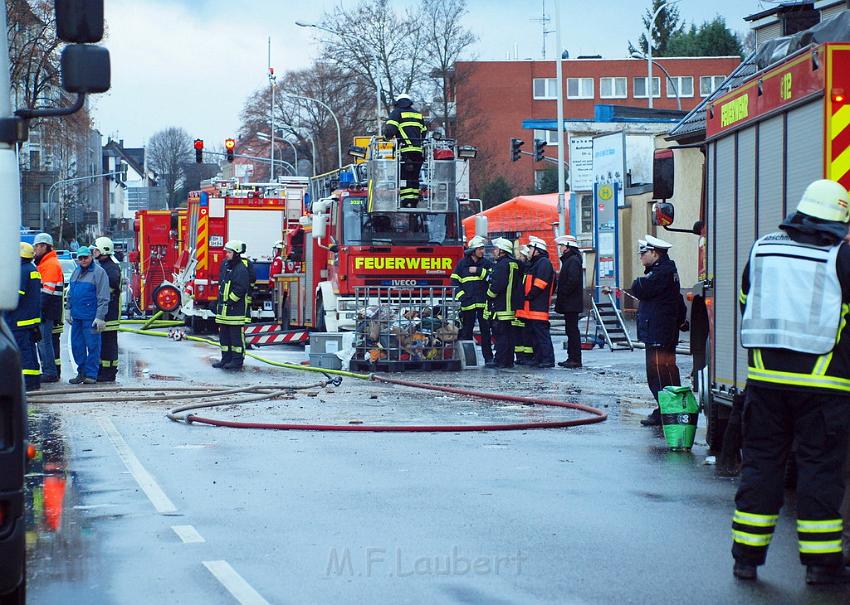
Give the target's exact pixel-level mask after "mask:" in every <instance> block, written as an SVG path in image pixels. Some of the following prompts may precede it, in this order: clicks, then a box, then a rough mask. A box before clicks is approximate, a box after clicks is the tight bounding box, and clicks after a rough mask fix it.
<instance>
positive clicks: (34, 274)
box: [30, 271, 41, 279]
mask: <svg viewBox="0 0 850 605" xmlns="http://www.w3.org/2000/svg"><path fill="white" fill-rule="evenodd" d="M30 279H41V273H39V272H38V271H30Z"/></svg>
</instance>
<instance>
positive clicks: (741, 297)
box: [738, 290, 747, 305]
mask: <svg viewBox="0 0 850 605" xmlns="http://www.w3.org/2000/svg"><path fill="white" fill-rule="evenodd" d="M738 302H739V303H741V304H744V305H745V304H747V295H746V294H744V291H743V290H741V291H740V292H739V293H738Z"/></svg>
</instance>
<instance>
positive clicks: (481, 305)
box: [460, 303, 486, 311]
mask: <svg viewBox="0 0 850 605" xmlns="http://www.w3.org/2000/svg"><path fill="white" fill-rule="evenodd" d="M485 308H486V305H485V304H484V303H473V304H471V305H467V306H465V307H461V308H460V310H461V311H471V310H472V309H485Z"/></svg>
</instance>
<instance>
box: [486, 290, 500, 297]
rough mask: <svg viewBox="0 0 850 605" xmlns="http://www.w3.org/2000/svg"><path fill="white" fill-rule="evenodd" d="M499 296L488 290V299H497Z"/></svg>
mask: <svg viewBox="0 0 850 605" xmlns="http://www.w3.org/2000/svg"><path fill="white" fill-rule="evenodd" d="M497 296H498V294H496V293H495V292H493V291H492V290H491V289H490V288H487V298H496V297H497Z"/></svg>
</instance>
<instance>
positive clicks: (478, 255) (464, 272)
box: [451, 235, 495, 368]
mask: <svg viewBox="0 0 850 605" xmlns="http://www.w3.org/2000/svg"><path fill="white" fill-rule="evenodd" d="M486 245H487V240H486V239H484V238H483V237H481V236H480V235H476V236H475V237H473V238H472V239H471V240H469V245H468V246H467V248H466V252H465V253H464V255H463V258H462V259H460V260H459V261H458V262H457V265H456V266H455V268H454V271H452V275H451V279H452V285H453V286H454V287H455V300H458V301H460V332H459V334H458V338H459V339H460V340H472V335H473V330H474V328H475V322H476V321H478V329H479V330H480V331H481V353H482V354H483V355H484V365H485V366H487V367H488V368H489V367H493V366H494V365H495V363H494V361H493V346H492V343H491V338H492V337H491V334H490V320H489V313H485V312H486V311H487V278H488V277H489V275H490V272H491V271H492V269H493V264H492V263H491V262H490V261H489V260H487V259H486V258H484V247H485V246H486Z"/></svg>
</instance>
